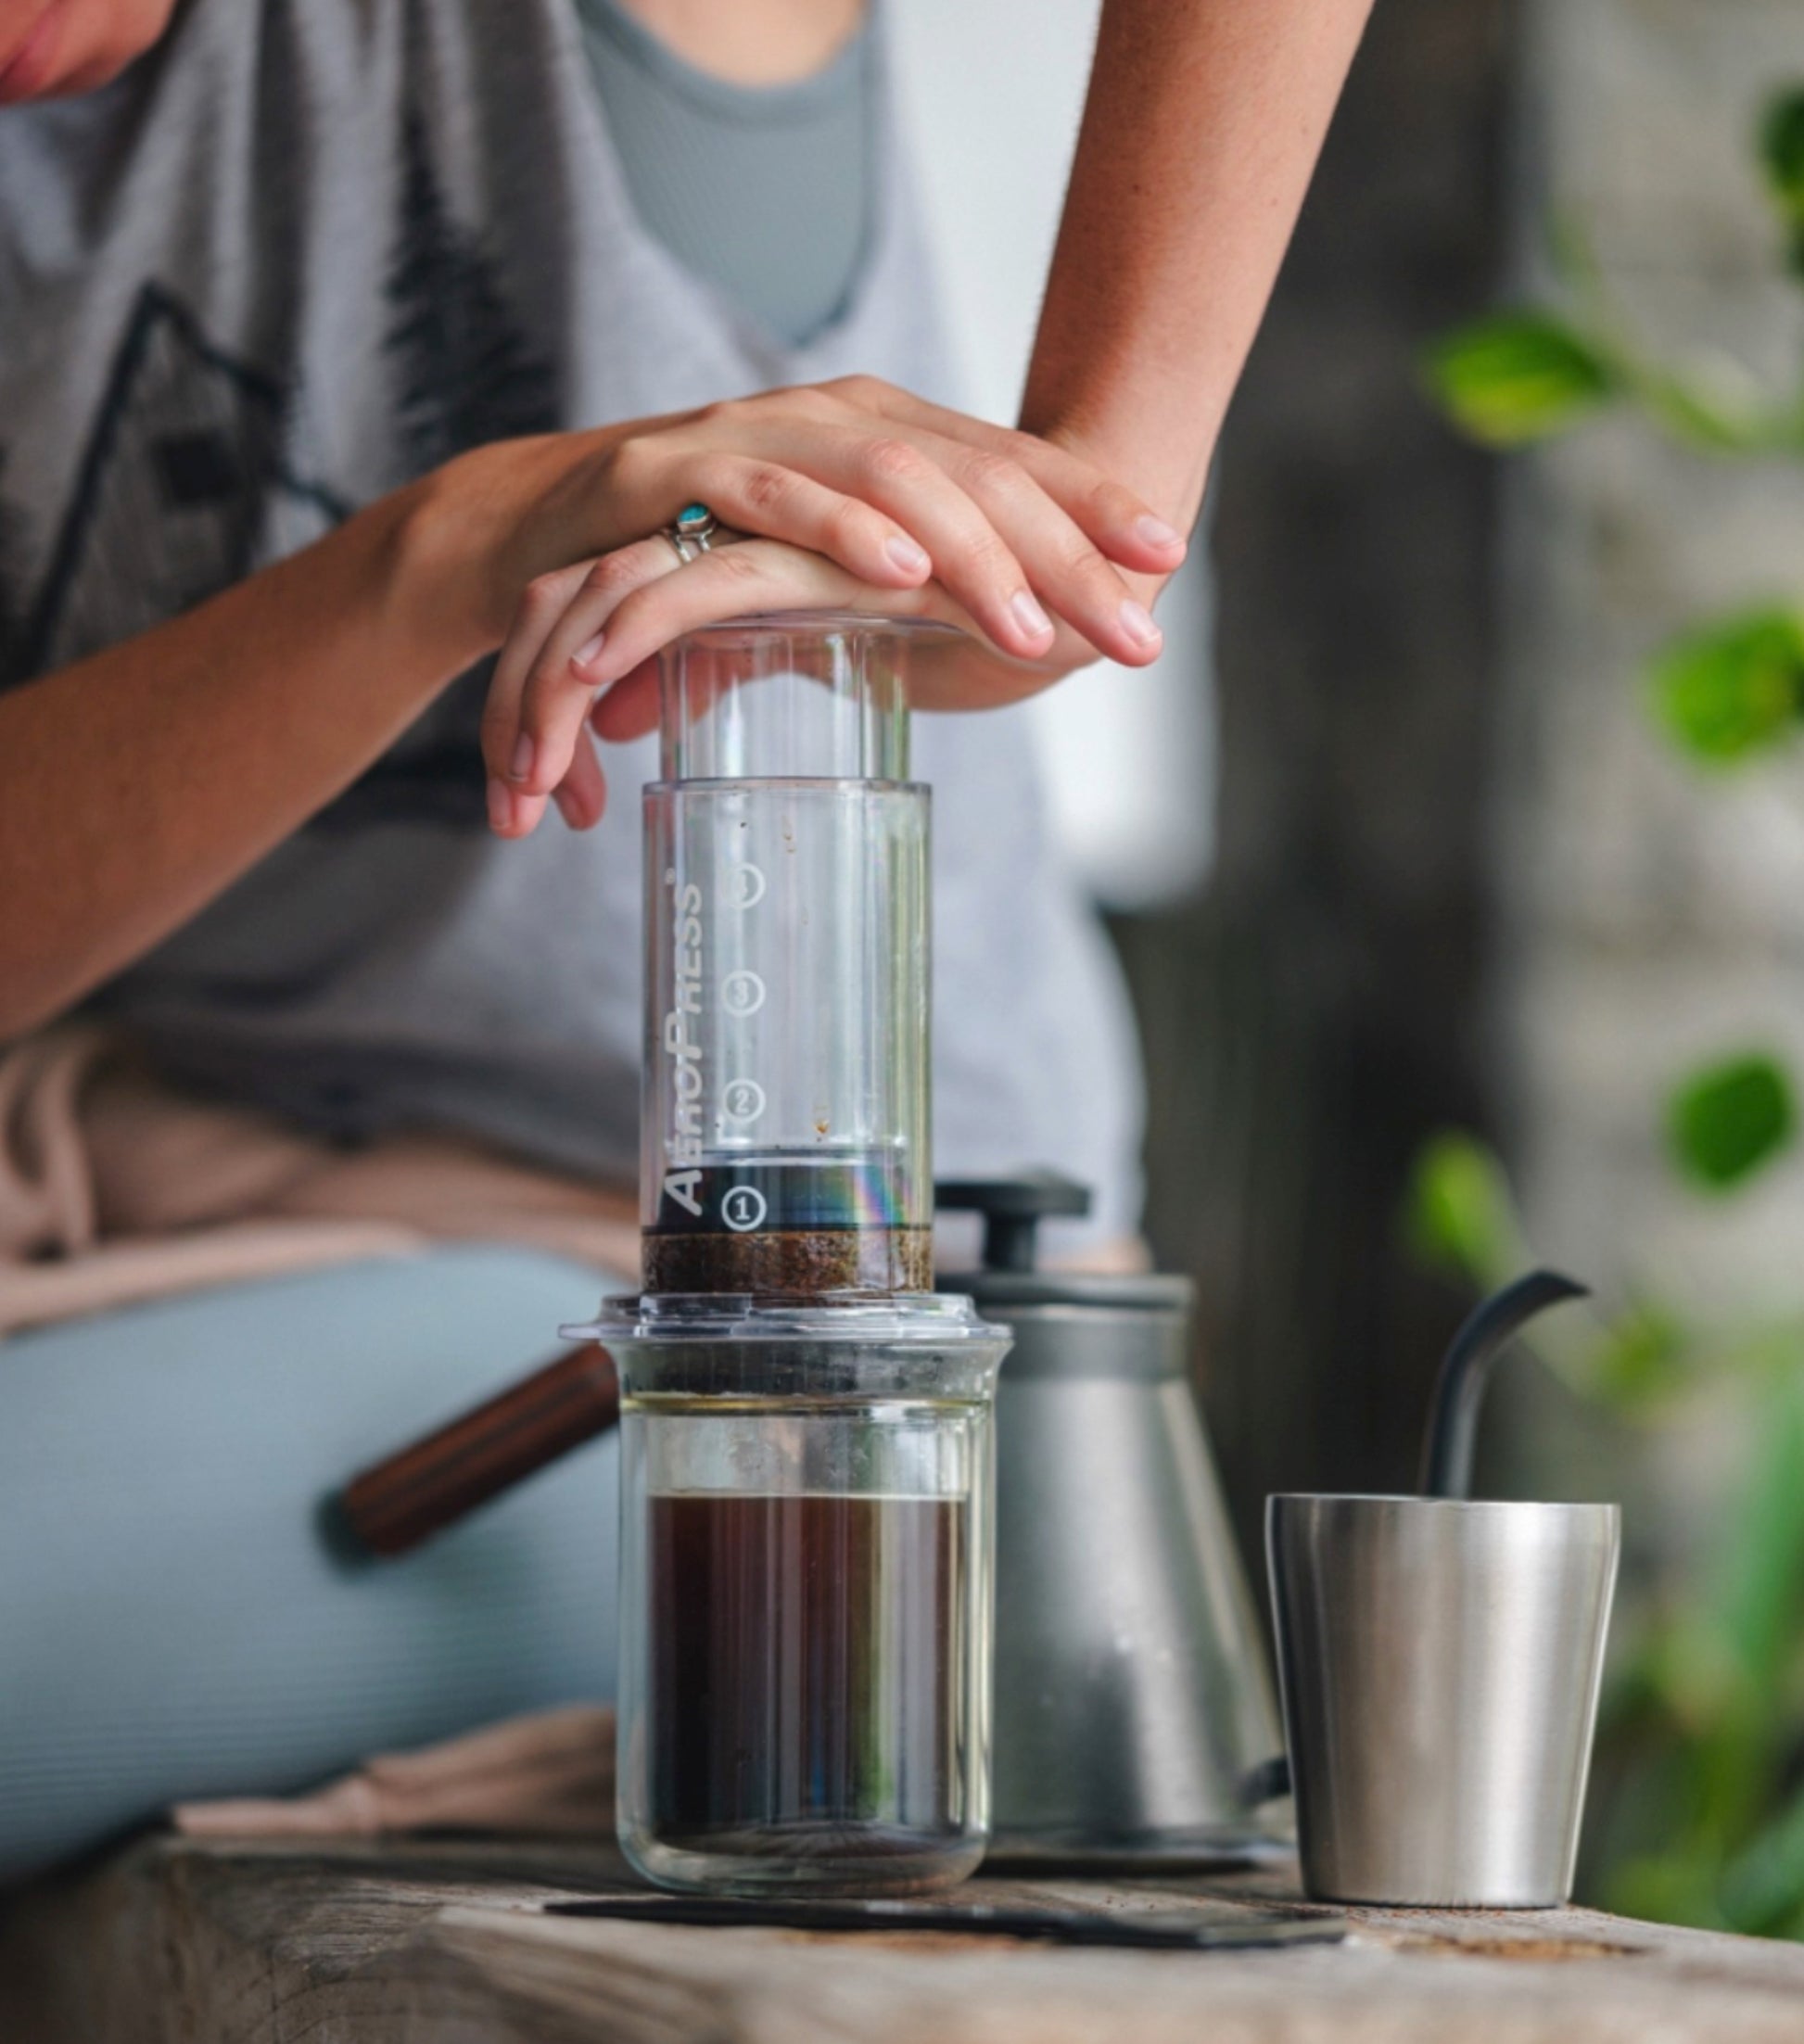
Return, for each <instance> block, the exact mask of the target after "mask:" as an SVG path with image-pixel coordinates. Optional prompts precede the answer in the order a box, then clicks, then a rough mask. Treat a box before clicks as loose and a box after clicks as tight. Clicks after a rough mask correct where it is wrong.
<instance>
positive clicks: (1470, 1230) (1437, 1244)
mask: <svg viewBox="0 0 1804 2044" xmlns="http://www.w3.org/2000/svg"><path fill="white" fill-rule="evenodd" d="M1404 1232H1405V1234H1406V1236H1407V1238H1408V1240H1409V1242H1410V1245H1411V1247H1412V1248H1413V1249H1414V1250H1415V1251H1416V1252H1417V1255H1418V1256H1420V1257H1421V1259H1422V1260H1423V1262H1424V1263H1429V1264H1432V1265H1434V1266H1435V1267H1437V1268H1438V1269H1441V1270H1445V1271H1449V1272H1453V1273H1455V1274H1456V1275H1457V1276H1462V1277H1467V1278H1470V1279H1471V1280H1472V1281H1473V1282H1474V1283H1475V1284H1476V1285H1477V1286H1478V1287H1479V1288H1480V1289H1481V1290H1482V1289H1490V1288H1491V1287H1493V1286H1495V1285H1498V1284H1501V1283H1502V1282H1503V1281H1504V1279H1505V1277H1507V1276H1510V1275H1512V1274H1513V1273H1514V1272H1515V1271H1517V1270H1518V1269H1520V1268H1521V1267H1522V1265H1523V1263H1524V1262H1525V1261H1526V1259H1525V1258H1524V1256H1523V1252H1522V1247H1521V1242H1522V1231H1521V1226H1520V1225H1519V1223H1518V1220H1517V1215H1516V1202H1515V1200H1513V1199H1512V1198H1511V1196H1510V1189H1509V1180H1508V1178H1507V1176H1506V1175H1505V1171H1504V1167H1503V1163H1502V1162H1501V1160H1500V1159H1499V1158H1498V1156H1497V1153H1496V1152H1495V1151H1494V1150H1493V1149H1491V1148H1490V1147H1489V1146H1488V1145H1487V1144H1484V1143H1481V1142H1480V1141H1479V1139H1478V1138H1477V1136H1467V1135H1466V1134H1465V1133H1464V1132H1463V1131H1461V1130H1458V1129H1448V1130H1444V1131H1443V1132H1442V1134H1440V1135H1438V1136H1431V1137H1430V1138H1429V1141H1428V1142H1426V1143H1425V1144H1423V1146H1422V1148H1421V1149H1420V1150H1419V1151H1418V1152H1417V1159H1416V1166H1415V1169H1414V1171H1413V1172H1412V1173H1411V1174H1410V1185H1409V1191H1408V1195H1407V1198H1406V1200H1405V1205H1404Z"/></svg>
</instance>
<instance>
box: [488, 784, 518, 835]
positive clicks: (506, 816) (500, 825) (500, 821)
mask: <svg viewBox="0 0 1804 2044" xmlns="http://www.w3.org/2000/svg"><path fill="white" fill-rule="evenodd" d="M513 823H514V791H513V789H512V788H510V787H509V786H508V784H507V783H506V781H497V780H496V779H495V777H494V775H492V774H490V775H489V826H490V828H491V829H494V830H497V831H505V830H509V829H511V828H512V827H513Z"/></svg>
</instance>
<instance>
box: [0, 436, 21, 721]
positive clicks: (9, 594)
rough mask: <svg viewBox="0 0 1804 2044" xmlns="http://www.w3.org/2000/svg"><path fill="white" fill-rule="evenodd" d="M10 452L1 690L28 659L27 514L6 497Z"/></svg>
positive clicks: (0, 581) (2, 535)
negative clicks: (25, 584)
mask: <svg viewBox="0 0 1804 2044" xmlns="http://www.w3.org/2000/svg"><path fill="white" fill-rule="evenodd" d="M24 561H25V514H24V513H23V512H22V511H20V510H19V506H18V505H17V504H14V503H11V502H9V501H8V500H7V498H6V449H5V448H4V447H0V689H4V688H5V687H6V685H7V684H8V683H9V682H10V681H11V680H12V679H13V678H14V676H15V674H16V673H17V671H18V669H19V667H22V666H23V664H24V658H25V588H24V582H25V567H24Z"/></svg>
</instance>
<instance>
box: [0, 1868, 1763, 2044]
mask: <svg viewBox="0 0 1804 2044" xmlns="http://www.w3.org/2000/svg"><path fill="white" fill-rule="evenodd" d="M622 1880H623V1873H622V1868H621V1865H620V1862H619V1860H618V1859H617V1858H616V1856H615V1855H614V1853H613V1852H612V1851H611V1850H609V1849H606V1848H603V1847H595V1848H593V1849H589V1848H575V1847H546V1846H527V1845H520V1846H510V1845H506V1844H499V1843H496V1844H480V1845H476V1844H468V1843H457V1844H450V1843H439V1844H432V1843H425V1842H416V1843H408V1844H382V1845H354V1844H343V1845H340V1844H336V1843H335V1844H322V1845H320V1846H318V1847H306V1848H298V1847H294V1846H291V1845H285V1846H283V1847H272V1846H255V1845H221V1844H213V1843H209V1844H204V1845H203V1844H198V1843H185V1842H182V1841H178V1840H171V1839H157V1840H149V1841H146V1842H145V1843H142V1844H140V1845H137V1846H135V1847H132V1848H131V1849H129V1850H128V1851H126V1852H124V1853H122V1854H121V1855H120V1856H119V1857H117V1858H116V1859H114V1860H110V1861H109V1862H108V1863H106V1864H104V1865H102V1866H101V1867H99V1868H97V1869H95V1870H93V1871H91V1872H89V1873H85V1874H83V1875H82V1876H80V1877H76V1878H70V1879H66V1880H64V1881H62V1882H59V1883H57V1884H54V1885H46V1886H43V1887H40V1888H38V1889H35V1890H33V1891H32V1892H31V1893H29V1894H27V1895H25V1896H22V1897H20V1898H17V1899H16V1900H14V1901H13V1902H12V1903H11V1904H10V1905H9V1906H7V1907H6V1908H5V1910H4V1911H0V2038H4V2039H5V2044H177V2040H180V2044H301V2040H302V2039H305V2040H307V2044H427V2040H430V2044H578V2040H580V2044H616V2040H618V2044H687V2040H690V2039H695V2040H705V2044H854V2040H856V2044H1017V2040H1018V2044H1093V2040H1097V2044H1099V2040H1102V2039H1108V2040H1110V2044H1128V2040H1132V2044H1141V2040H1144V2044H1180V2040H1181V2044H1200V2040H1203V2039H1207V2040H1208V2044H1317V2040H1320V2044H1330V2040H1332V2044H1378V2040H1380V2039H1381V2040H1382V2044H1450V2040H1457V2044H1707V2040H1708V2044H1765V2040H1767V2039H1772V2044H1781V2040H1783V2044H1797V2040H1798V2038H1800V2037H1804V1949H1800V1948H1798V1947H1797V1946H1790V1945H1769V1944H1763V1943H1758V1942H1755V1941H1753V1940H1749V1939H1743V1938H1733V1937H1722V1936H1712V1935H1709V1934H1706V1933H1702V1932H1687V1931H1673V1930H1668V1929H1662V1928H1658V1927H1656V1926H1653V1925H1648V1924H1643V1923H1627V1922H1624V1921H1622V1920H1620V1919H1618V1918H1613V1917H1606V1916H1599V1915H1595V1914H1592V1913H1590V1912H1587V1911H1560V1912H1557V1913H1522V1914H1482V1915H1481V1914H1477V1913H1472V1914H1456V1913H1432V1914H1430V1913H1422V1912H1417V1913H1410V1912H1401V1911H1354V1912H1353V1915H1354V1916H1355V1919H1356V1921H1357V1923H1358V1924H1359V1926H1360V1928H1359V1935H1358V1937H1357V1939H1356V1940H1355V1941H1354V1942H1353V1943H1352V1944H1349V1945H1345V1946H1340V1947H1335V1948H1323V1947H1311V1948H1302V1949H1294V1950H1289V1951H1277V1952H1269V1953H1262V1952H1234V1953H1228V1952H1214V1953H1194V1954H1193V1953H1178V1952H1173V1953H1165V1952H1135V1951H1118V1950H1099V1949H1086V1950H1074V1949H1057V1948H1050V1947H1046V1946H1040V1945H1026V1944H1013V1943H1003V1942H1000V1941H997V1940H995V1939H989V1938H975V1937H968V1936H956V1935H952V1934H934V1935H932V1936H926V1935H921V1934H918V1933H917V1934H898V1935H895V1936H890V1935H883V1936H876V1935H861V1936H819V1935H808V1934H803V1933H799V1932H794V1931H775V1930H764V1929H759V1930H698V1929H689V1928H677V1927H673V1926H669V1925H658V1924H629V1923H618V1922H611V1921H606V1920H599V1919H590V1920H584V1919H580V1918H569V1917H548V1916H546V1915H544V1914H542V1913H541V1910H540V1905H541V1904H542V1903H544V1902H545V1901H547V1900H550V1899H554V1898H559V1897H568V1896H570V1895H572V1894H583V1893H597V1892H604V1891H607V1890H611V1889H617V1888H618V1887H619V1886H620V1885H622ZM973 1892H979V1893H985V1894H987V1895H988V1896H990V1897H991V1898H995V1899H998V1900H1000V1899H1010V1898H1012V1899H1023V1898H1030V1897H1031V1898H1036V1899H1045V1898H1048V1897H1049V1896H1058V1897H1060V1898H1074V1897H1082V1898H1084V1899H1086V1901H1088V1902H1091V1903H1100V1904H1105V1905H1106V1906H1108V1907H1111V1908H1117V1909H1123V1910H1133V1909H1145V1908H1160V1909H1170V1908H1175V1907H1177V1908H1195V1909H1198V1910H1200V1911H1213V1912H1220V1911H1224V1910H1227V1911H1232V1910H1235V1909H1237V1908H1241V1907H1245V1906H1246V1905H1247V1904H1248V1903H1249V1902H1259V1903H1268V1902H1269V1899H1270V1898H1274V1897H1278V1896H1281V1895H1282V1894H1283V1893H1284V1892H1285V1891H1284V1890H1283V1888H1282V1886H1281V1885H1280V1884H1278V1883H1277V1882H1276V1881H1275V1880H1273V1879H1272V1877H1270V1876H1265V1877H1263V1878H1262V1877H1253V1876H1248V1877H1244V1878H1234V1879H1222V1880H1213V1881H1201V1880H1198V1881H1179V1882H1171V1881H1167V1882H1164V1883H1144V1884H1131V1885H1113V1886H1104V1885H1099V1884H1080V1883H1074V1882H1040V1883H1033V1884H1027V1883H1014V1882H1006V1883H1005V1882H1001V1881H988V1880H985V1881H982V1882H980V1883H978V1884H976V1886H975V1889H974V1890H973ZM1297 1906H1298V1907H1302V1905H1297Z"/></svg>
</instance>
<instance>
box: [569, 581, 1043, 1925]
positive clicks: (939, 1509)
mask: <svg viewBox="0 0 1804 2044" xmlns="http://www.w3.org/2000/svg"><path fill="white" fill-rule="evenodd" d="M946 636H947V635H946V631H945V628H942V627H936V626H920V625H909V624H902V623H896V622H893V621H889V620H885V619H881V618H871V617H858V616H819V615H807V616H791V617H767V618H757V619H752V620H749V621H744V622H741V623H738V624H732V625H727V626H721V627H717V628H712V629H709V630H706V631H702V632H698V633H695V634H693V635H692V637H690V638H688V639H686V640H683V641H680V642H679V643H678V644H677V645H675V646H673V647H671V648H670V649H669V650H668V651H667V654H665V655H664V657H663V661H662V741H661V750H662V768H663V772H662V778H661V779H660V780H659V781H657V782H656V783H655V784H654V785H653V786H652V787H650V788H648V789H647V790H646V791H645V947H646V971H645V1085H644V1093H643V1121H642V1136H641V1150H640V1157H641V1220H642V1236H643V1245H644V1255H643V1269H642V1277H643V1285H644V1289H643V1290H642V1292H640V1293H639V1294H637V1295H635V1296H631V1297H627V1298H616V1299H609V1300H606V1301H603V1306H602V1310H601V1313H600V1314H599V1315H598V1316H597V1318H596V1319H595V1321H594V1322H593V1323H591V1324H590V1325H587V1326H583V1327H566V1328H565V1329H564V1330H563V1331H564V1332H565V1335H566V1336H571V1337H575V1338H579V1339H584V1340H588V1341H594V1342H598V1343H600V1344H601V1346H602V1347H603V1349H604V1350H605V1351H606V1352H607V1353H608V1354H609V1355H610V1356H611V1357H612V1359H613V1361H614V1364H615V1366H616V1370H617V1372H618V1377H619V1389H620V1432H621V1479H620V1480H621V1511H622V1518H621V1557H620V1568H621V1581H620V1613H621V1621H620V1622H621V1633H620V1667H619V1710H618V1720H619V1748H618V1790H617V1794H618V1822H619V1832H620V1839H621V1843H622V1846H623V1847H624V1849H625V1850H626V1852H627V1855H628V1857H629V1859H630V1860H632V1862H633V1864H634V1865H635V1866H636V1867H637V1868H638V1869H639V1870H640V1871H641V1872H642V1873H644V1874H645V1875H647V1876H648V1877H649V1878H650V1879H652V1880H654V1881H655V1882H657V1883H659V1884H660V1885H665V1886H668V1887H672V1888H678V1889H688V1890H692V1891H697V1892H704V1893H712V1894H732V1895H756V1894H767V1895H768V1894H791V1895H817V1896H832V1895H842V1894H847V1893H859V1894H872V1893H898V1892H921V1891H926V1890H931V1889H934V1888H938V1887H943V1886H946V1885H949V1884H951V1883H953V1882H956V1881H958V1880H959V1879H961V1878H962V1877H963V1876H964V1875H965V1874H967V1873H971V1872H972V1870H973V1869H974V1868H975V1866H976V1865H977V1862H978V1861H979V1860H980V1859H981V1858H982V1857H983V1853H984V1848H985V1841H986V1838H987V1835H988V1829H989V1719H990V1656H991V1626H992V1619H991V1580H990V1579H991V1545H992V1533H991V1519H992V1502H991V1488H992V1474H991V1472H992V1448H991V1409H992V1403H993V1399H994V1394H995V1387H996V1373H997V1365H998V1364H999V1363H1000V1361H1001V1359H1002V1356H1003V1353H1004V1352H1005V1351H1006V1350H1007V1348H1008V1345H1009V1337H1008V1334H1007V1332H1006V1330H1003V1329H999V1328H997V1327H990V1326H988V1325H986V1324H985V1322H984V1321H983V1320H982V1319H981V1318H980V1317H979V1316H978V1314H977V1313H976V1312H975V1310H974V1309H973V1307H972V1303H971V1301H970V1300H969V1299H965V1298H959V1297H955V1296H949V1295H946V1294H944V1293H939V1294H936V1293H935V1292H934V1290H933V1289H932V1283H933V1276H932V1247H931V1245H932V1226H933V1172H932V1166H931V1161H930V1157H929V1152H928V1124H929V1096H928V987H929V957H928V928H929V921H928V859H927V842H928V816H929V797H928V791H927V790H926V789H925V788H924V787H922V786H921V785H919V784H917V783H915V782H913V781H910V780H909V779H908V663H909V660H910V658H911V656H913V655H914V654H916V653H917V651H918V650H919V649H921V647H922V646H923V644H927V645H935V644H938V643H941V642H943V641H944V640H945V639H946Z"/></svg>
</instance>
